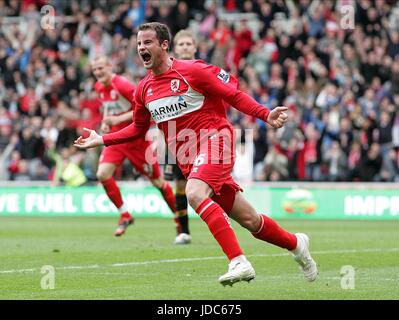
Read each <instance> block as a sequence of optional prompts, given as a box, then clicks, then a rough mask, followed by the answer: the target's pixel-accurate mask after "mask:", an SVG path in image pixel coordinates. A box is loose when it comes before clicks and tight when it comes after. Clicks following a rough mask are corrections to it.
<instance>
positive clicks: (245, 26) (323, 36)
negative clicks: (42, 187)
mask: <svg viewBox="0 0 399 320" xmlns="http://www.w3.org/2000/svg"><path fill="white" fill-rule="evenodd" d="M395 2H396V1H385V0H376V1H359V2H358V1H350V0H342V1H310V0H300V1H290V0H287V1H282V0H274V1H273V0H269V1H265V0H252V1H251V0H246V1H238V0H219V1H216V0H215V1H177V0H176V1H175V0H169V1H154V0H152V1H150V0H147V1H145V0H132V1H126V2H124V1H119V2H118V1H107V0H103V1H89V0H87V1H79V2H77V1H62V0H54V1H40V0H36V1H35V0H25V1H18V0H0V74H1V77H0V180H17V181H25V180H53V178H54V172H55V163H56V162H55V161H54V159H53V158H52V156H51V155H52V154H54V152H57V153H58V154H61V155H64V156H65V161H71V162H75V163H77V164H79V166H80V168H81V169H82V170H83V172H84V174H85V175H86V177H87V179H88V180H89V181H93V182H94V181H96V177H95V172H96V166H97V161H98V151H99V150H89V151H87V152H85V154H84V155H83V156H82V151H77V150H76V149H75V148H74V147H72V142H73V140H74V139H75V138H76V137H77V136H79V135H80V134H81V133H82V128H83V127H88V128H93V129H98V128H99V124H100V122H101V118H102V116H101V113H100V110H99V107H100V103H99V101H98V99H97V97H96V94H95V92H94V90H93V86H94V83H95V80H94V78H93V75H92V74H91V70H90V59H92V58H93V57H95V56H96V55H97V54H106V55H107V56H109V57H110V58H111V61H112V63H113V65H114V66H115V72H116V73H118V74H122V75H124V76H125V77H127V78H128V79H130V80H131V81H133V82H134V83H137V82H138V81H139V80H140V79H141V78H142V77H143V76H145V75H146V70H145V69H144V68H143V66H142V63H141V61H140V60H139V57H138V56H137V53H136V28H137V26H138V25H139V24H141V23H143V22H150V21H159V22H162V23H166V24H167V25H168V26H169V27H170V30H171V32H172V34H175V33H176V32H177V31H179V30H180V29H184V28H190V29H191V30H192V31H193V33H194V34H195V36H196V37H197V39H198V52H197V58H199V59H203V60H205V61H206V62H209V63H212V64H215V65H218V66H220V67H222V68H223V69H225V70H227V71H229V72H231V73H232V74H234V75H236V76H237V77H238V78H239V79H240V89H241V90H243V91H245V92H247V93H249V94H250V95H251V96H252V97H254V98H255V99H256V100H257V101H258V102H259V103H261V104H263V105H264V106H265V107H268V108H273V107H275V106H277V105H285V106H287V107H289V121H288V123H287V124H286V125H285V127H284V128H283V129H279V130H274V129H271V128H270V127H268V126H267V125H265V123H262V122H261V121H258V120H256V119H253V118H251V117H248V116H246V115H244V114H240V113H239V112H238V111H236V110H235V109H233V108H230V109H229V110H228V116H229V119H230V120H231V122H232V123H233V124H234V126H235V127H236V128H237V129H243V130H241V132H242V134H241V136H240V140H241V142H242V145H245V148H238V152H237V163H236V167H235V169H234V175H235V176H236V177H237V178H238V180H239V181H249V180H252V179H253V180H257V181H266V180H267V181H293V180H302V181H384V182H385V181H391V182H392V181H399V112H398V110H399V6H398V5H396V4H395ZM45 4H50V5H52V6H53V7H54V8H55V13H56V20H55V22H56V23H55V29H49V30H44V29H43V28H41V24H40V22H41V19H42V18H43V15H42V14H41V12H40V8H41V7H42V6H43V5H45ZM340 5H347V6H353V8H354V9H355V10H354V13H355V15H354V17H355V20H354V24H353V25H352V26H353V28H350V25H351V21H350V18H351V15H350V13H351V11H348V12H349V13H348V14H347V15H345V14H346V13H347V11H342V12H341V9H340V8H341V7H340ZM344 18H347V19H349V20H347V21H346V22H345V21H344V22H345V23H347V24H346V25H344V24H343V19H344ZM348 26H349V27H348ZM244 129H253V130H247V131H245V130H244ZM239 147H240V146H239ZM251 150H253V159H247V157H248V154H251V153H250V152H248V151H251ZM248 160H249V161H248ZM251 163H252V164H253V165H249V164H251ZM118 177H119V178H120V179H132V178H134V176H132V175H131V173H130V170H129V168H123V169H122V170H121V171H120V172H119V173H118Z"/></svg>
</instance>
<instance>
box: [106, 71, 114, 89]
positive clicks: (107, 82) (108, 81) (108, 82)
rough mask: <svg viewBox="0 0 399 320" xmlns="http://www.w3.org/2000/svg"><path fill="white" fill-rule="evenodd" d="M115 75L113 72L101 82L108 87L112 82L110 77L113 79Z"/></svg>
mask: <svg viewBox="0 0 399 320" xmlns="http://www.w3.org/2000/svg"><path fill="white" fill-rule="evenodd" d="M115 76H116V74H115V73H113V74H112V75H111V76H110V77H109V78H108V79H107V81H106V82H104V83H103V85H104V87H108V86H109V85H110V84H111V83H112V79H114V77H115Z"/></svg>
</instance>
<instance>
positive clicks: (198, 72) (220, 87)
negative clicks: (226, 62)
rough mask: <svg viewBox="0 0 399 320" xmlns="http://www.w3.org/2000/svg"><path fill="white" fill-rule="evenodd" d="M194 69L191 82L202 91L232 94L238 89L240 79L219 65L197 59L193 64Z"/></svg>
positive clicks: (223, 94)
mask: <svg viewBox="0 0 399 320" xmlns="http://www.w3.org/2000/svg"><path fill="white" fill-rule="evenodd" d="M192 71H193V72H192V75H193V77H192V79H191V83H192V84H193V86H194V87H196V88H197V89H199V90H201V91H205V92H208V93H211V94H215V95H218V96H219V95H222V96H225V95H227V96H231V95H234V93H235V91H236V90H237V89H238V80H237V79H236V78H235V77H234V76H233V75H231V74H230V73H228V72H227V71H226V70H224V69H222V68H220V67H218V66H214V65H210V64H206V63H205V62H203V61H201V60H196V61H194V62H193V64H192Z"/></svg>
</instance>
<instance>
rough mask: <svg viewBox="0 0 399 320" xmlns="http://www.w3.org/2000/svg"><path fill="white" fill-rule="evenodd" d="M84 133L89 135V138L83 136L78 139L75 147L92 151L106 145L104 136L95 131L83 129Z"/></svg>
mask: <svg viewBox="0 0 399 320" xmlns="http://www.w3.org/2000/svg"><path fill="white" fill-rule="evenodd" d="M83 131H85V132H87V133H89V136H88V137H87V138H83V137H82V136H80V137H79V138H77V139H76V140H75V141H74V143H73V145H74V146H75V147H77V148H79V149H90V148H95V147H98V146H102V145H103V144H104V141H103V138H102V136H100V135H99V134H98V133H97V132H95V131H94V130H90V129H87V128H83Z"/></svg>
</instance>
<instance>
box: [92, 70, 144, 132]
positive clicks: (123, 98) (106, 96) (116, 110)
mask: <svg viewBox="0 0 399 320" xmlns="http://www.w3.org/2000/svg"><path fill="white" fill-rule="evenodd" d="M94 89H95V90H96V92H97V93H98V96H99V98H100V100H101V102H102V108H103V112H105V113H106V114H107V115H118V114H121V113H125V112H127V111H129V110H133V109H134V93H135V91H136V87H135V85H134V84H132V83H130V82H129V81H128V80H127V79H125V78H124V77H122V76H119V75H114V76H113V77H112V81H111V84H110V85H108V86H104V85H103V84H102V83H101V82H99V81H97V82H96V84H95V86H94ZM132 121H133V114H132ZM132 121H126V122H123V123H120V124H118V125H116V126H113V127H112V128H111V132H115V131H118V130H120V129H122V128H124V127H126V126H128V125H129V124H131V123H132Z"/></svg>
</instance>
